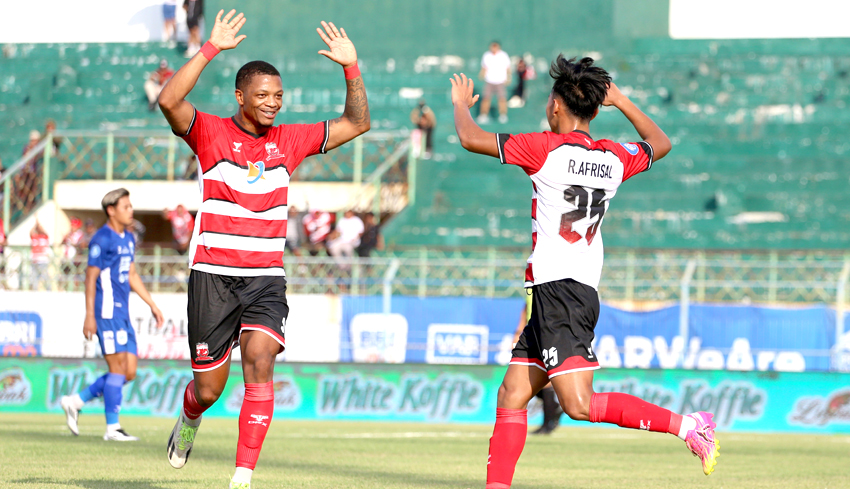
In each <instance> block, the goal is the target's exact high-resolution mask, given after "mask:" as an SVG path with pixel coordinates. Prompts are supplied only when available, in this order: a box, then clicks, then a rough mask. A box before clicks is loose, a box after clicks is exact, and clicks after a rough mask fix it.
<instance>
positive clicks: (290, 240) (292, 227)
mask: <svg viewBox="0 0 850 489" xmlns="http://www.w3.org/2000/svg"><path fill="white" fill-rule="evenodd" d="M300 223H301V220H300V219H298V208H296V207H295V206H294V205H291V206H289V210H288V217H287V219H286V244H285V246H286V249H288V250H289V251H290V252H291V253H292V254H293V255H295V256H301V231H300V230H299V228H300V227H301V226H300V225H299V224H300Z"/></svg>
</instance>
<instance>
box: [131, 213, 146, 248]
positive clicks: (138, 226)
mask: <svg viewBox="0 0 850 489" xmlns="http://www.w3.org/2000/svg"><path fill="white" fill-rule="evenodd" d="M127 229H129V230H130V232H131V233H133V237H134V238H135V239H136V249H139V248H140V247H141V246H142V241H144V240H145V232H147V230H148V228H147V227H145V225H144V224H142V222H141V221H139V220H138V219H133V222H131V223H130V225H129V226H128V227H127Z"/></svg>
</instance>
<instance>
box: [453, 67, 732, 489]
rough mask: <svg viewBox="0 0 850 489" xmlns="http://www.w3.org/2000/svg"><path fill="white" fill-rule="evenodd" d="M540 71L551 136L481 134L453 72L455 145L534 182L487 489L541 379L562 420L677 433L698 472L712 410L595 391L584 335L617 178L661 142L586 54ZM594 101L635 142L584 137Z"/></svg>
mask: <svg viewBox="0 0 850 489" xmlns="http://www.w3.org/2000/svg"><path fill="white" fill-rule="evenodd" d="M549 74H550V75H551V77H552V78H553V79H554V85H553V86H552V91H551V92H550V94H549V100H548V102H547V104H546V119H547V121H548V123H549V127H550V129H551V131H545V132H540V133H528V134H493V133H488V132H485V131H483V130H482V129H481V128H480V127H478V126H477V125H476V124H475V121H474V120H473V119H472V116H471V115H470V112H469V109H470V107H472V106H473V105H474V104H475V102H476V101H477V100H478V96H477V95H476V96H473V83H472V80H470V79H468V78H467V77H466V76H465V75H463V74H461V75H460V76H458V75H454V77H453V78H452V79H451V84H452V104H453V105H454V118H455V126H456V128H457V134H458V137H459V138H460V142H461V144H462V145H463V147H464V148H465V149H467V150H468V151H471V152H473V153H479V154H484V155H488V156H492V157H494V158H498V159H499V161H500V162H501V163H502V164H508V165H516V166H519V167H520V168H522V169H523V171H525V173H526V174H527V175H528V176H529V177H530V178H531V181H532V188H533V192H532V200H531V219H532V240H531V241H532V253H531V256H530V257H529V258H528V265H527V268H526V272H525V286H526V287H531V288H532V289H533V291H534V295H533V299H532V306H531V318H530V319H529V321H528V325H527V326H526V327H525V330H524V331H523V332H522V335H521V336H520V338H519V341H518V342H517V344H516V347H515V348H514V350H513V354H512V358H511V362H510V365H509V366H508V370H507V372H506V373H505V378H504V380H503V381H502V385H501V386H500V387H499V393H498V397H497V409H496V424H495V426H494V428H493V436H492V438H490V456H489V459H488V462H487V486H486V487H487V488H488V489H506V488H509V487H510V486H511V481H512V479H513V475H514V470H515V468H516V464H517V460H518V459H519V456H520V454H521V453H522V449H523V447H524V445H525V439H526V433H527V419H526V408H527V405H528V401H529V400H531V398H532V396H534V395H535V394H536V393H537V392H538V391H539V390H540V389H542V388H543V387H544V386H545V385H546V384H547V383H548V382H550V381H551V382H552V386H553V387H554V388H555V392H556V393H557V395H558V399H559V400H560V402H561V406H562V407H563V409H564V412H565V413H567V415H568V416H569V417H570V418H572V419H574V420H580V421H590V422H593V423H611V424H616V425H618V426H621V427H624V428H633V429H643V430H647V431H656V432H661V433H670V434H673V435H674V436H678V437H679V438H681V439H682V440H684V441H685V443H686V446H687V447H688V448H689V449H690V450H691V452H693V454H694V455H696V456H698V457H699V458H700V460H701V461H702V467H703V472H704V473H705V474H706V475H708V474H710V473H711V472H712V471H713V470H714V466H715V464H716V458H717V456H718V455H719V453H718V450H719V448H720V444H719V443H718V442H717V440H716V438H715V435H714V428H715V423H714V422H713V421H712V417H713V415H712V414H711V413H706V412H697V413H693V414H688V415H684V416H683V415H680V414H676V413H673V412H671V411H669V410H667V409H664V408H662V407H660V406H656V405H654V404H651V403H648V402H646V401H643V400H642V399H640V398H637V397H635V396H631V395H629V394H623V393H615V392H611V393H604V394H603V393H595V392H594V391H593V371H594V370H596V369H598V368H599V363H598V361H597V359H596V356H595V355H594V353H593V350H592V348H591V342H592V341H593V338H594V332H593V331H594V328H595V327H596V322H597V320H598V318H599V295H598V293H597V287H598V285H599V279H600V276H601V273H602V256H603V250H602V235H601V232H600V227H601V225H602V220H603V217H604V216H605V211H606V210H607V209H608V204H609V202H610V201H611V199H612V198H613V197H614V195H615V193H616V192H617V188H618V187H619V186H620V184H622V183H623V182H625V181H626V180H628V179H629V178H631V177H633V176H635V175H637V174H639V173H641V172H643V171H647V170H649V169H650V168H651V167H652V164H653V163H654V162H656V161H658V160H660V159H661V158H663V157H664V156H665V155H666V154H667V153H668V152H669V151H670V149H671V144H670V139H669V138H668V137H667V136H666V135H665V134H664V131H662V130H661V129H660V128H659V127H658V126H657V125H656V124H655V123H654V122H653V121H652V119H650V118H649V117H648V116H647V115H646V114H644V113H643V112H642V111H641V110H640V109H638V108H637V107H636V106H635V105H634V104H633V103H632V102H631V101H630V100H629V99H628V97H626V96H625V95H623V93H622V92H621V91H620V90H619V89H618V88H617V86H616V85H615V84H614V83H612V82H611V77H610V76H609V75H608V73H607V72H606V71H605V70H604V69H602V68H600V67H598V66H595V65H594V63H593V60H592V59H591V58H583V59H581V60H578V61H576V60H575V59H566V58H564V57H563V56H558V58H557V59H556V60H555V61H554V62H553V63H552V66H551V69H550V71H549ZM600 106H614V107H616V108H617V109H619V110H620V112H621V113H622V114H623V115H624V116H626V118H627V119H628V120H629V121H630V122H631V123H632V125H633V126H634V128H635V130H636V131H637V133H638V134H639V135H640V137H641V139H642V140H641V141H639V142H634V143H616V142H613V141H610V140H607V139H599V140H594V139H593V138H592V137H591V135H590V121H591V120H593V118H595V117H596V115H597V114H598V113H599V107H600Z"/></svg>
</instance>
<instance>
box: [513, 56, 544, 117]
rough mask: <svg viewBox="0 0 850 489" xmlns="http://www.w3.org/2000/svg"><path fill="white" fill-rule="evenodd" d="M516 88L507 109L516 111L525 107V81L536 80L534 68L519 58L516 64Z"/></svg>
mask: <svg viewBox="0 0 850 489" xmlns="http://www.w3.org/2000/svg"><path fill="white" fill-rule="evenodd" d="M516 78H517V82H516V86H515V87H514V90H513V92H511V98H510V100H508V107H510V108H513V109H516V108H519V107H523V106H524V105H525V81H526V80H533V79H535V78H537V73H536V72H535V71H534V67H533V66H531V65H529V64H526V62H525V60H524V59H522V58H520V59H519V61H517V64H516Z"/></svg>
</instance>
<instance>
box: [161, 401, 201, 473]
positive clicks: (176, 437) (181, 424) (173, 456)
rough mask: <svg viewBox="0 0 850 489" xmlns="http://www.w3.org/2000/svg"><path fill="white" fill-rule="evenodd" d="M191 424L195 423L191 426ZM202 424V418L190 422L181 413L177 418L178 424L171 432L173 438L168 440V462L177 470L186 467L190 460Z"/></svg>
mask: <svg viewBox="0 0 850 489" xmlns="http://www.w3.org/2000/svg"><path fill="white" fill-rule="evenodd" d="M189 422H193V424H194V426H193V425H192V424H189ZM200 424H201V418H200V417H199V418H198V419H196V420H189V419H186V417H185V416H183V413H182V412H181V413H180V417H179V418H177V423H176V424H175V425H174V429H173V430H171V436H170V437H169V438H168V446H167V455H168V462H169V463H170V464H171V466H172V467H174V468H175V469H179V468H181V467H183V466H184V465H186V461H187V460H189V454H191V453H192V445H194V444H195V434H196V433H197V432H198V427H199V426H200Z"/></svg>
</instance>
